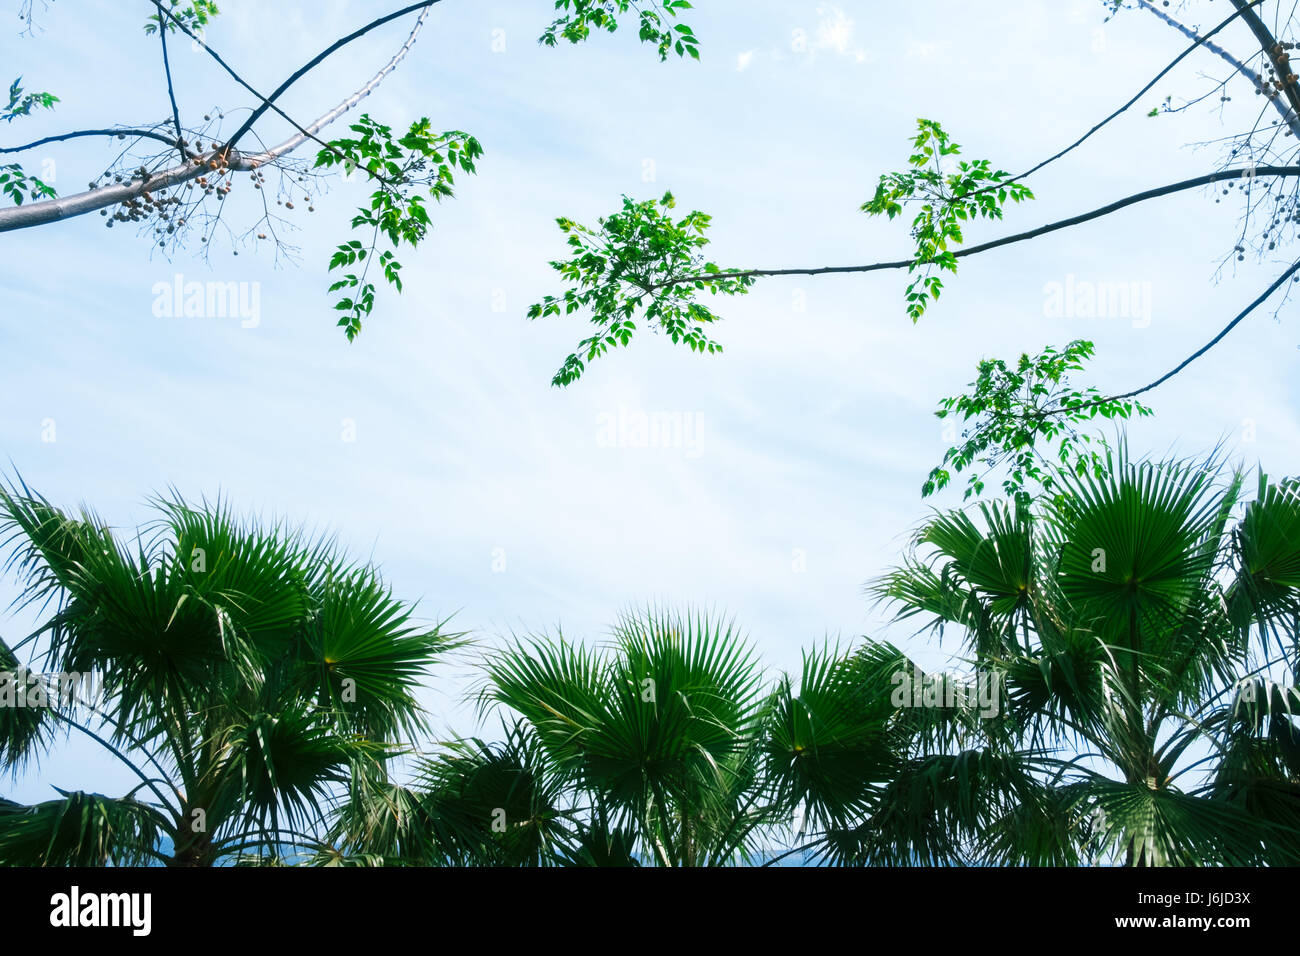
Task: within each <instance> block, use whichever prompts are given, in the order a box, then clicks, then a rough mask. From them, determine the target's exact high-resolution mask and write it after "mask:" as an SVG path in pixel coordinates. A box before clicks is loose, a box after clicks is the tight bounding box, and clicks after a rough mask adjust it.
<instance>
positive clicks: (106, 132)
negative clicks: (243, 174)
mask: <svg viewBox="0 0 1300 956" xmlns="http://www.w3.org/2000/svg"><path fill="white" fill-rule="evenodd" d="M83 136H115V137H118V138H124V137H127V136H138V137H142V138H144V139H156V140H157V141H158V142H160V143H166V144H167V145H168V146H176V147H177V148H182V147H180V144H179V142H178V141H177V140H176V138H174V137H172V136H164V135H162V133H158V132H155V131H154V130H151V129H131V128H130V127H125V126H123V127H119V128H117V129H79V130H75V131H74V132H71V133H60V134H59V135H57V136H46V137H45V138H44V139H38V140H35V141H34V142H31V143H25V144H23V145H22V146H0V153H24V152H26V151H27V150H29V149H35V148H36V147H38V146H44V145H46V144H47V143H61V142H63V141H64V140H68V139H79V138H80V137H83ZM193 155H196V154H193V153H190V154H186V156H187V158H189V157H190V156H193Z"/></svg>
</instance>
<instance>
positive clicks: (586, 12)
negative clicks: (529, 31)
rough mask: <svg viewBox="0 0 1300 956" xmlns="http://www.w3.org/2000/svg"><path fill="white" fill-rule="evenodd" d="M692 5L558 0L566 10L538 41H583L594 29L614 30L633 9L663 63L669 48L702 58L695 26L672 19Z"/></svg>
mask: <svg viewBox="0 0 1300 956" xmlns="http://www.w3.org/2000/svg"><path fill="white" fill-rule="evenodd" d="M690 8H691V5H690V3H688V2H687V0H651V2H644V0H642V2H638V0H555V9H557V10H563V11H565V13H564V15H563V16H561V17H559V18H558V19H557V20H555V22H554V23H552V24H551V25H550V26H549V27H547V28H546V30H545V31H544V32H543V33H542V35H541V37H539V38H538V42H539V43H541V44H542V45H543V46H555V45H557V44H558V42H559V41H560V40H561V39H564V40H568V41H569V42H570V43H581V42H583V41H584V40H586V39H587V38H588V37H589V36H591V31H592V30H593V29H596V30H604V31H606V32H607V33H613V32H614V31H615V30H617V29H618V17H619V16H620V15H621V14H624V13H627V12H628V11H629V10H631V11H633V12H634V13H635V14H636V16H637V26H638V33H639V36H640V39H641V42H642V43H651V44H653V45H654V47H655V49H656V51H657V52H658V53H659V61H660V62H661V63H662V62H663V61H664V60H667V59H668V53H669V51H672V52H674V53H676V54H677V55H678V56H689V57H691V58H692V59H696V60H698V59H699V58H700V49H699V41H698V40H697V39H696V38H695V34H694V32H693V31H692V30H691V28H690V27H689V26H687V25H686V24H684V23H674V24H669V22H668V21H669V20H671V19H674V18H676V16H677V14H678V13H679V12H680V11H682V10H689V9H690Z"/></svg>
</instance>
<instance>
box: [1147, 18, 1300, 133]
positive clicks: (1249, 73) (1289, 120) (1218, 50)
mask: <svg viewBox="0 0 1300 956" xmlns="http://www.w3.org/2000/svg"><path fill="white" fill-rule="evenodd" d="M1137 3H1138V6H1139V7H1141V8H1142V9H1143V10H1146V11H1148V12H1150V13H1151V14H1152V15H1154V16H1156V17H1158V18H1159V19H1161V20H1163V21H1164V22H1165V23H1167V24H1169V26H1171V27H1173V28H1174V29H1175V30H1177V31H1178V32H1179V33H1181V34H1182V35H1183V36H1185V37H1189V38H1190V39H1194V40H1197V41H1198V43H1199V44H1201V45H1203V46H1204V47H1205V49H1207V50H1209V51H1210V52H1211V53H1213V54H1214V55H1215V56H1217V57H1219V58H1220V59H1222V60H1223V61H1224V62H1226V63H1228V64H1230V65H1231V66H1232V68H1233V69H1234V70H1236V71H1237V72H1238V73H1240V74H1241V75H1242V76H1244V77H1245V78H1246V79H1248V80H1249V81H1250V83H1251V85H1252V86H1254V87H1255V88H1256V89H1260V86H1261V85H1260V83H1259V80H1258V77H1259V74H1258V73H1256V72H1255V71H1253V70H1251V68H1250V67H1248V66H1247V65H1246V64H1245V63H1243V62H1242V61H1241V60H1239V59H1237V58H1236V57H1235V56H1233V55H1232V54H1231V53H1229V52H1228V51H1227V50H1225V49H1224V48H1223V47H1221V46H1219V44H1217V43H1211V42H1209V38H1210V37H1212V36H1213V35H1214V34H1215V33H1217V32H1218V31H1219V30H1220V29H1222V28H1223V26H1225V25H1226V24H1227V23H1228V22H1230V21H1231V20H1232V19H1234V18H1236V17H1238V16H1240V15H1241V14H1242V12H1243V11H1241V10H1238V11H1237V12H1236V13H1234V14H1233V15H1232V17H1230V18H1229V19H1228V21H1224V23H1222V24H1220V25H1219V27H1217V28H1215V29H1214V30H1211V31H1210V32H1209V33H1207V34H1206V35H1205V36H1203V37H1199V38H1198V37H1197V34H1196V31H1194V30H1193V29H1192V28H1191V27H1189V26H1186V25H1185V24H1183V23H1180V22H1179V21H1178V20H1175V19H1174V18H1173V17H1171V16H1170V15H1169V14H1168V13H1166V12H1165V11H1164V10H1162V9H1161V8H1160V7H1157V6H1156V5H1155V4H1154V3H1151V2H1150V0H1137ZM1268 100H1269V102H1270V103H1272V104H1273V108H1274V109H1276V110H1277V112H1278V115H1279V116H1281V117H1282V122H1284V123H1286V125H1287V126H1289V127H1290V128H1291V132H1292V133H1294V134H1295V135H1296V136H1300V116H1297V114H1296V113H1295V112H1294V111H1293V110H1291V109H1288V107H1287V105H1286V103H1285V102H1284V101H1283V100H1282V99H1281V98H1279V97H1277V96H1270V97H1269V98H1268Z"/></svg>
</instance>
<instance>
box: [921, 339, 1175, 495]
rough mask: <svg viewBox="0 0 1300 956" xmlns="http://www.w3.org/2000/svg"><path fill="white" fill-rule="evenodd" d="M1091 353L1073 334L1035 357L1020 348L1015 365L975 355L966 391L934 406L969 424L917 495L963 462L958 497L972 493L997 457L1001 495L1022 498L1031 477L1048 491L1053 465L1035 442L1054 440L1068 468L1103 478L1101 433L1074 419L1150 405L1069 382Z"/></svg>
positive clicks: (1127, 413)
mask: <svg viewBox="0 0 1300 956" xmlns="http://www.w3.org/2000/svg"><path fill="white" fill-rule="evenodd" d="M1093 352H1094V346H1093V344H1092V343H1091V342H1088V341H1084V340H1083V339H1076V340H1074V341H1073V342H1071V343H1069V344H1068V345H1067V346H1065V348H1064V349H1060V350H1058V349H1055V348H1052V347H1050V346H1049V347H1048V348H1046V349H1044V350H1043V351H1042V352H1040V353H1039V354H1038V355H1035V356H1030V355H1029V354H1027V353H1026V354H1022V355H1021V356H1020V359H1019V360H1018V361H1017V362H1016V364H1015V366H1014V367H1012V366H1009V365H1008V364H1007V363H1006V362H1004V361H1002V360H1001V359H986V360H984V361H982V362H980V364H979V375H978V377H977V378H976V380H975V381H974V382H971V383H970V388H971V391H970V392H968V393H966V394H962V395H957V396H954V397H952V398H945V399H943V400H942V401H941V402H940V403H939V410H938V411H936V412H935V416H936V417H938V418H940V419H944V418H948V417H950V416H951V417H953V418H960V420H961V421H963V422H972V424H971V425H970V426H969V427H967V428H965V429H964V430H963V431H962V433H961V441H960V443H959V444H956V445H953V446H952V447H950V448H949V449H948V450H947V451H946V452H944V455H943V461H942V462H941V463H940V465H939V466H938V467H937V468H934V469H932V470H931V471H930V476H929V478H927V479H926V481H925V484H924V485H922V486H921V496H922V497H923V498H924V497H929V496H930V495H932V494H934V493H935V492H936V491H940V490H941V489H943V488H944V487H946V486H947V485H948V484H949V482H950V481H951V480H952V477H953V472H960V471H963V470H966V469H971V475H970V478H969V480H968V482H967V486H966V491H965V493H964V495H963V496H962V497H963V498H970V497H971V496H973V495H974V496H978V495H979V494H981V493H982V492H983V491H984V475H983V473H982V472H983V471H988V470H993V469H995V468H997V467H999V466H1001V465H1003V464H1006V465H1007V466H1008V472H1007V477H1006V478H1005V479H1004V480H1003V482H1002V488H1003V490H1004V491H1005V492H1006V494H1007V495H1009V496H1012V497H1017V498H1022V497H1024V496H1025V495H1026V492H1025V490H1024V489H1025V484H1026V483H1027V482H1030V481H1032V482H1035V483H1036V484H1038V485H1039V486H1040V487H1041V488H1042V489H1043V490H1044V491H1051V490H1052V488H1053V486H1054V484H1055V482H1054V479H1053V477H1052V473H1053V470H1054V469H1053V466H1052V465H1050V464H1049V463H1048V462H1047V461H1046V459H1045V458H1044V457H1043V456H1042V454H1041V453H1040V451H1039V443H1040V442H1042V443H1043V444H1051V443H1053V442H1055V443H1056V450H1055V454H1056V457H1057V459H1058V460H1059V461H1060V462H1061V466H1062V467H1063V468H1064V469H1066V470H1067V471H1070V472H1073V473H1074V474H1076V475H1085V474H1088V473H1091V474H1093V475H1094V476H1095V477H1097V478H1101V477H1103V476H1104V475H1105V474H1106V461H1105V458H1104V457H1103V456H1102V455H1101V454H1100V453H1099V452H1098V450H1097V449H1098V448H1100V449H1103V450H1104V449H1105V448H1106V442H1105V439H1104V438H1101V437H1100V436H1095V435H1091V434H1087V433H1085V432H1081V431H1080V430H1079V427H1078V426H1081V425H1084V424H1087V423H1089V422H1092V421H1094V420H1095V419H1096V418H1097V417H1098V416H1100V417H1101V418H1105V419H1116V418H1118V419H1127V418H1129V417H1131V416H1133V415H1138V416H1147V415H1150V414H1151V409H1150V408H1148V407H1147V406H1145V405H1143V404H1142V403H1141V402H1136V401H1133V400H1132V399H1130V398H1127V397H1122V396H1120V397H1111V398H1108V397H1105V396H1103V395H1102V394H1101V393H1100V392H1098V391H1097V389H1095V388H1092V387H1089V388H1085V389H1078V388H1074V387H1071V386H1070V385H1069V383H1068V373H1070V372H1077V371H1082V369H1083V365H1084V361H1085V360H1086V359H1090V358H1092V356H1093ZM1094 441H1095V444H1094ZM973 466H978V467H979V468H980V469H981V471H976V470H974V467H973ZM950 469H951V470H950Z"/></svg>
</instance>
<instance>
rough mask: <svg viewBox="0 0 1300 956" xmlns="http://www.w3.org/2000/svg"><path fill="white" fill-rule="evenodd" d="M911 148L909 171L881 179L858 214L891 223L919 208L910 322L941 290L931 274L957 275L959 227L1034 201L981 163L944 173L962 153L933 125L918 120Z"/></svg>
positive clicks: (909, 297)
mask: <svg viewBox="0 0 1300 956" xmlns="http://www.w3.org/2000/svg"><path fill="white" fill-rule="evenodd" d="M912 147H913V150H914V152H913V153H912V155H911V156H910V157H908V160H907V162H908V165H910V166H911V167H912V168H911V169H910V170H908V171H907V172H901V173H898V172H895V173H885V174H884V175H882V176H881V177H880V182H879V183H878V184H877V186H876V193H875V195H874V196H872V197H871V199H870V200H868V201H867V202H865V203H863V204H862V211H863V212H865V213H867V214H868V215H872V216H879V215H885V216H888V217H889V218H890V219H893V218H894V217H896V216H898V215H899V214H901V213H902V212H903V210H904V208H905V207H907V206H909V205H915V204H920V207H921V208H920V211H919V212H918V213H917V214H916V216H915V217H914V218H913V219H912V238H913V239H914V240H915V241H916V253H915V255H914V256H913V259H912V262H911V264H910V266H909V267H908V271H909V272H912V273H917V272H918V271H919V273H920V274H919V275H918V276H917V277H916V278H915V279H913V280H912V282H911V284H909V285H908V287H907V314H908V315H910V316H911V317H912V321H913V322H915V321H917V320H918V319H919V318H920V317H921V316H922V315H923V314H924V313H925V310H926V308H927V306H928V305H929V304H930V302H931V301H933V300H936V299H938V298H939V294H940V292H941V291H942V290H943V281H942V280H941V279H940V278H939V276H938V275H937V274H936V272H942V271H944V270H946V271H948V272H953V273H955V272H956V271H957V259H956V257H955V256H954V254H953V251H952V247H953V246H958V245H961V243H962V241H963V237H962V226H961V224H962V223H963V222H966V221H968V220H972V219H1001V218H1002V209H1003V207H1004V206H1005V205H1006V203H1007V200H1010V201H1011V202H1015V203H1018V202H1021V201H1023V200H1026V199H1033V198H1034V194H1033V193H1032V192H1030V190H1029V188H1028V187H1027V186H1025V185H1023V184H1022V183H1018V182H1012V181H1011V175H1010V174H1009V173H1007V172H1004V171H1003V170H1000V169H997V170H995V169H993V167H992V166H991V165H990V163H989V161H988V160H986V159H978V160H975V161H974V162H968V161H966V160H961V161H959V162H958V163H957V164H956V166H955V168H954V170H953V171H948V170H946V169H945V168H944V159H945V157H949V156H956V155H957V154H959V153H960V152H961V148H960V147H959V146H958V145H957V144H956V143H954V142H953V141H952V139H951V138H950V137H949V135H948V133H947V132H945V131H944V129H943V127H942V126H940V125H939V124H938V123H936V122H934V121H933V120H927V119H918V120H917V134H916V136H915V138H914V139H913V140H912Z"/></svg>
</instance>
